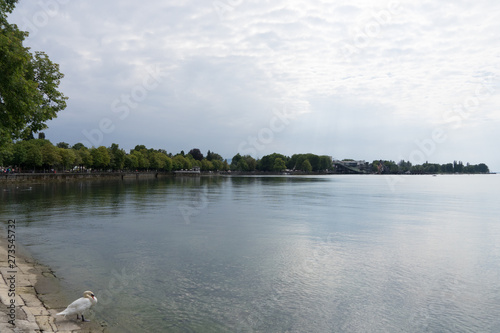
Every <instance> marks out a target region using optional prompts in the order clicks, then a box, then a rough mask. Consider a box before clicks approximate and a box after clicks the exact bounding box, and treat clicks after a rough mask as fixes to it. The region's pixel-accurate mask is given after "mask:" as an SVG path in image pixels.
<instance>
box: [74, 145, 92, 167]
mask: <svg viewBox="0 0 500 333" xmlns="http://www.w3.org/2000/svg"><path fill="white" fill-rule="evenodd" d="M75 152H76V154H77V155H78V157H77V160H78V161H79V165H80V167H86V168H91V167H92V165H93V162H94V161H93V160H92V154H91V153H90V150H88V149H87V147H85V146H83V147H82V148H80V149H78V150H75Z"/></svg>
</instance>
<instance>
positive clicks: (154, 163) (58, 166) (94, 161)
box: [0, 138, 490, 174]
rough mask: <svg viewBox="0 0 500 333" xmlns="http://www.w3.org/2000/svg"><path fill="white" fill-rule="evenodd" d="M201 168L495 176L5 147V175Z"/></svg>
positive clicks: (326, 162) (193, 153)
mask: <svg viewBox="0 0 500 333" xmlns="http://www.w3.org/2000/svg"><path fill="white" fill-rule="evenodd" d="M193 168H198V169H199V170H200V171H202V172H217V171H218V172H228V171H238V172H278V173H281V172H302V173H376V174H438V173H442V174H456V173H458V174H462V173H463V174H477V173H489V172H490V171H489V168H488V166H487V165H486V164H484V163H480V164H477V165H476V164H475V165H472V164H469V163H466V164H464V163H462V162H461V161H459V162H457V161H454V162H453V163H447V164H437V163H428V162H426V163H424V164H422V165H413V164H412V163H411V162H409V161H400V162H399V163H396V162H394V161H387V160H375V161H373V162H371V163H369V162H365V161H354V160H350V159H345V160H342V161H333V159H332V158H331V157H330V156H327V155H315V154H310V153H309V154H294V155H292V156H291V157H290V156H285V155H283V154H278V153H273V154H269V155H265V156H263V157H262V158H260V159H255V158H253V157H252V156H249V155H244V156H242V155H240V154H239V153H238V154H236V155H234V156H233V158H232V159H231V162H230V163H228V161H227V159H224V158H223V157H222V156H221V155H219V154H217V153H215V152H211V151H210V150H209V151H208V152H207V153H206V155H203V153H202V152H201V151H200V149H198V148H193V149H191V150H190V151H189V152H188V153H187V154H186V153H184V151H181V152H180V153H177V154H172V153H168V152H167V151H166V150H164V149H152V148H147V147H146V146H144V145H137V146H136V147H135V148H134V149H131V150H130V152H129V153H127V152H126V151H125V150H124V149H122V148H120V147H119V145H118V144H115V143H113V144H112V145H111V146H110V147H105V146H100V147H97V148H96V147H91V148H88V147H86V146H84V145H83V144H82V143H77V144H75V145H73V146H71V147H70V145H69V144H67V143H65V142H60V143H58V144H56V145H53V144H52V143H51V142H50V141H49V140H46V139H44V138H39V139H30V140H21V141H17V142H15V143H10V144H6V145H2V147H0V171H1V172H3V173H7V172H18V173H21V172H23V173H40V172H90V171H93V172H95V171H106V172H108V171H159V172H173V171H179V170H191V169H193Z"/></svg>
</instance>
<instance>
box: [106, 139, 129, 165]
mask: <svg viewBox="0 0 500 333" xmlns="http://www.w3.org/2000/svg"><path fill="white" fill-rule="evenodd" d="M108 151H109V157H110V162H109V164H110V167H111V169H113V170H115V171H116V170H122V169H123V167H124V166H125V155H126V153H125V151H124V150H123V149H120V147H119V146H118V144H116V143H113V144H111V147H109V149H108Z"/></svg>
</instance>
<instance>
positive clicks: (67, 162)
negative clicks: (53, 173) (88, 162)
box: [58, 147, 76, 170]
mask: <svg viewBox="0 0 500 333" xmlns="http://www.w3.org/2000/svg"><path fill="white" fill-rule="evenodd" d="M58 150H59V156H61V165H62V167H63V169H64V170H66V169H67V168H69V167H70V166H72V165H73V163H74V162H75V159H76V154H75V152H74V151H73V150H72V149H65V148H60V147H59V148H58Z"/></svg>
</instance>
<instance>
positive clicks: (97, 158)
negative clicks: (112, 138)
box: [90, 146, 111, 169]
mask: <svg viewBox="0 0 500 333" xmlns="http://www.w3.org/2000/svg"><path fill="white" fill-rule="evenodd" d="M90 155H92V166H93V167H94V168H95V169H106V168H107V167H109V163H110V161H111V158H110V156H109V153H108V149H107V148H106V147H104V146H100V147H98V148H94V147H92V148H91V149H90Z"/></svg>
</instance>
